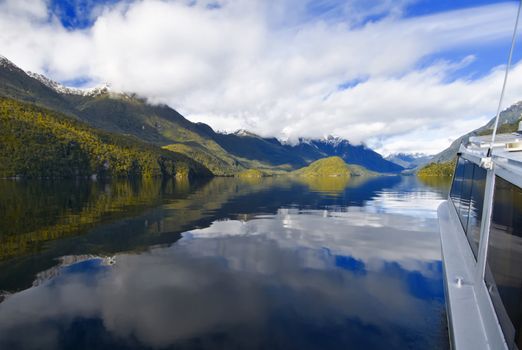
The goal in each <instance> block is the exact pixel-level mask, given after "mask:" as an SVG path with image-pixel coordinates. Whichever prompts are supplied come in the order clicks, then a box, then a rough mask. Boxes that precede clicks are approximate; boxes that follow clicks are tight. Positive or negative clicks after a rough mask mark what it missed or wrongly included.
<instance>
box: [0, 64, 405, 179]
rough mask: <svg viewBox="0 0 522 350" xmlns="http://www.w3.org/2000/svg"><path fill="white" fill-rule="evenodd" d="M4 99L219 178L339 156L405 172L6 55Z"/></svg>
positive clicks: (0, 70) (331, 143)
mask: <svg viewBox="0 0 522 350" xmlns="http://www.w3.org/2000/svg"><path fill="white" fill-rule="evenodd" d="M0 96H3V97H7V98H11V99H14V100H17V101H21V102H28V103H31V104H34V105H37V106H40V107H44V108H47V109H50V110H53V111H56V112H59V113H63V114H64V115H67V116H69V117H71V118H74V119H76V120H78V121H82V122H85V123H87V124H89V125H90V126H91V127H94V128H96V129H100V130H104V131H107V132H111V133H115V134H120V135H125V136H132V137H135V138H137V139H138V140H140V141H142V142H146V143H150V144H153V145H155V146H159V147H163V148H165V149H167V150H169V151H172V152H177V153H181V154H184V155H186V156H188V157H190V158H192V159H194V160H196V161H197V162H199V163H201V164H202V165H204V166H205V167H207V168H208V169H209V170H210V171H212V173H213V174H215V175H232V174H236V173H238V172H241V171H243V170H245V169H251V168H256V169H259V170H271V171H273V170H274V169H275V170H285V171H290V170H293V169H298V168H301V167H303V166H306V165H308V164H309V163H311V162H313V161H315V160H317V159H320V158H324V157H329V156H339V157H341V158H342V159H343V160H344V161H345V162H347V163H350V164H358V165H361V166H364V167H367V168H368V169H370V170H372V171H376V172H384V173H398V172H401V171H402V170H403V167H401V166H400V165H397V164H394V163H392V162H390V161H388V160H386V159H384V158H383V157H382V156H381V155H380V154H378V153H376V152H375V151H373V150H371V149H369V148H367V147H365V146H363V145H352V144H350V142H349V141H347V140H343V139H340V138H334V137H329V138H327V139H321V140H301V142H299V143H298V144H297V145H289V144H285V143H282V142H280V141H279V140H277V139H275V138H263V137H260V136H258V135H256V134H253V133H250V132H248V131H244V130H243V131H239V132H237V133H232V134H222V133H216V132H215V131H214V130H212V128H211V127H210V126H208V125H206V124H203V123H193V122H191V121H189V120H187V119H185V118H184V117H183V116H182V115H181V114H179V113H178V112H177V111H175V110H174V109H172V108H170V107H169V106H166V105H152V104H149V103H148V102H147V101H146V100H145V99H143V98H140V97H138V96H137V95H136V94H132V93H121V92H116V91H113V90H112V89H111V88H110V87H109V86H102V87H99V88H94V89H88V90H81V89H73V88H67V87H64V86H63V85H61V84H59V83H57V82H54V81H52V80H50V79H48V78H47V77H45V76H43V75H41V74H36V73H30V72H29V73H28V72H25V71H23V70H22V69H20V68H18V67H17V66H16V65H15V64H13V63H12V62H11V61H9V60H8V59H6V58H5V57H2V56H0Z"/></svg>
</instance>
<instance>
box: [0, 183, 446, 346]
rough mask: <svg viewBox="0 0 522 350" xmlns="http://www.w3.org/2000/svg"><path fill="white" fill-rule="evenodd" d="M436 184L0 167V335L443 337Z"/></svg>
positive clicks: (193, 340)
mask: <svg viewBox="0 0 522 350" xmlns="http://www.w3.org/2000/svg"><path fill="white" fill-rule="evenodd" d="M446 192H447V185H445V184H442V185H441V184H434V183H422V182H419V181H418V180H417V179H416V178H414V177H375V178H356V179H350V180H349V181H347V182H346V181H344V182H343V183H340V181H339V179H324V180H323V181H321V180H317V179H314V180H313V181H306V182H303V181H296V180H292V179H287V178H267V179H255V180H247V181H245V180H241V179H230V178H216V179H212V180H210V181H208V182H204V183H196V184H194V183H193V184H189V183H176V182H172V181H170V182H161V181H152V180H151V181H143V182H125V181H114V182H112V183H105V184H104V183H92V182H72V183H58V184H53V183H35V182H27V183H25V182H0V198H1V199H5V200H2V201H1V203H2V204H0V229H1V230H0V232H1V233H0V243H1V244H2V248H1V250H0V252H1V255H0V290H2V291H4V292H3V294H4V295H5V299H4V300H3V301H2V302H0V348H1V349H4V348H5V349H41V348H44V349H60V348H73V349H96V348H111V349H112V348H116V349H140V348H176V349H347V348H354V349H407V348H415V349H440V348H443V349H445V348H447V347H448V338H447V333H446V321H445V311H444V295H443V285H442V273H441V262H440V247H439V237H438V231H437V225H436V217H435V210H436V207H437V205H438V203H440V201H441V200H442V199H443V198H444V197H445V195H446ZM0 298H1V297H0ZM28 334H30V336H27V335H28Z"/></svg>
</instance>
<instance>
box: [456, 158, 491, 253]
mask: <svg viewBox="0 0 522 350" xmlns="http://www.w3.org/2000/svg"><path fill="white" fill-rule="evenodd" d="M486 174H487V172H486V170H485V169H482V168H481V167H480V166H478V165H476V164H475V163H473V162H471V161H469V160H466V159H464V158H462V157H459V159H458V162H457V168H456V169H455V177H454V179H453V184H452V186H451V191H450V198H451V201H452V202H453V204H454V205H455V210H456V211H457V214H458V217H459V220H460V223H461V224H462V229H463V230H464V232H465V233H466V238H467V239H468V242H469V245H470V246H471V250H472V251H473V254H474V255H475V257H476V256H477V253H478V246H479V240H480V223H481V219H482V206H483V204H484V191H485V189H486Z"/></svg>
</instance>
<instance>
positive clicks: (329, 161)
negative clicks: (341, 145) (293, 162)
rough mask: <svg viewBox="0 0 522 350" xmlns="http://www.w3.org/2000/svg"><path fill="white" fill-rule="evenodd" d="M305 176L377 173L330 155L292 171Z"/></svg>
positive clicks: (346, 175) (347, 175) (344, 175)
mask: <svg viewBox="0 0 522 350" xmlns="http://www.w3.org/2000/svg"><path fill="white" fill-rule="evenodd" d="M292 174H293V175H297V176H304V177H350V176H364V175H372V174H375V173H373V172H371V171H369V170H367V169H365V168H364V167H362V166H359V165H353V164H350V165H348V164H346V163H345V162H344V160H343V159H342V158H340V157H337V156H336V157H328V158H323V159H319V160H316V161H315V162H313V163H311V164H310V165H308V166H306V167H304V168H301V169H298V170H296V171H294V172H292Z"/></svg>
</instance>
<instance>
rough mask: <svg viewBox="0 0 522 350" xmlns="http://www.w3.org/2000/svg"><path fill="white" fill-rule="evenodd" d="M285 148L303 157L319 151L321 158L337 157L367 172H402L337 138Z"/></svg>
mask: <svg viewBox="0 0 522 350" xmlns="http://www.w3.org/2000/svg"><path fill="white" fill-rule="evenodd" d="M287 147H289V148H291V149H293V151H294V152H298V153H300V154H303V155H304V154H307V153H312V152H317V151H319V152H320V153H321V154H323V157H331V156H339V157H341V158H342V159H343V160H344V161H345V162H346V163H348V164H357V165H361V166H363V167H365V168H367V169H368V170H372V171H376V172H380V173H400V172H401V171H403V170H404V167H402V166H401V165H398V164H395V163H393V162H390V161H388V160H386V159H384V158H383V156H382V155H380V154H379V153H377V152H375V151H374V150H372V149H370V148H368V147H366V146H364V145H352V144H351V143H350V141H348V140H345V139H342V138H339V137H333V136H328V137H327V138H325V139H315V140H314V139H312V140H306V139H302V140H301V141H300V142H299V144H297V145H294V146H291V145H288V146H287Z"/></svg>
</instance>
